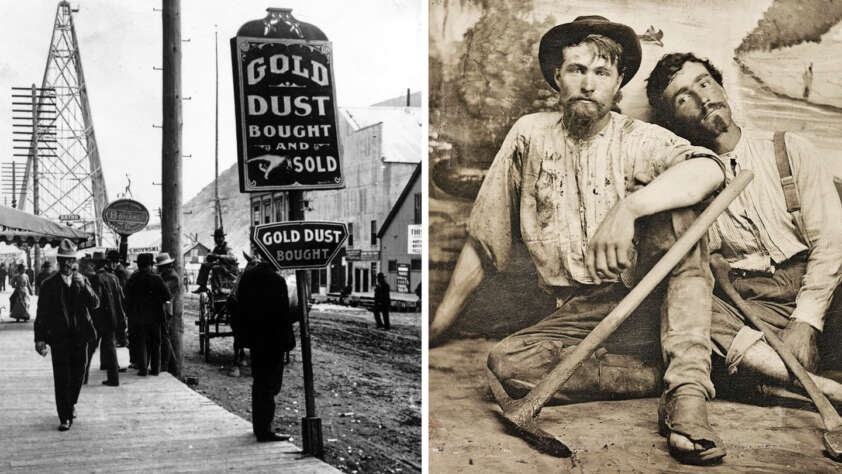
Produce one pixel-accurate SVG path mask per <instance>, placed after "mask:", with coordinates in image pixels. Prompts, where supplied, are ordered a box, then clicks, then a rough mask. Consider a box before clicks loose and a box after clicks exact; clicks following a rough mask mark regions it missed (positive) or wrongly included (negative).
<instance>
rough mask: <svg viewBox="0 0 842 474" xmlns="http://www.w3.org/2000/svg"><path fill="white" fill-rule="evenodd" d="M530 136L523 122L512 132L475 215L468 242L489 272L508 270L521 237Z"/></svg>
mask: <svg viewBox="0 0 842 474" xmlns="http://www.w3.org/2000/svg"><path fill="white" fill-rule="evenodd" d="M526 132H527V130H526V129H525V126H524V120H523V119H520V120H518V121H517V122H516V123H515V124H514V126H512V129H511V130H509V133H508V134H507V135H506V138H505V140H503V144H502V145H501V146H500V150H499V151H498V152H497V155H496V156H495V157H494V161H493V162H492V163H491V167H490V168H489V169H488V172H487V173H486V175H485V180H484V181H483V183H482V187H481V188H480V190H479V193H478V194H477V199H476V201H475V202H474V207H473V210H472V211H471V217H470V220H469V222H468V240H469V242H470V243H471V244H473V246H474V248H475V249H476V251H477V254H479V255H480V258H481V260H482V262H483V267H484V268H486V269H489V268H493V269H495V270H497V271H503V270H505V268H506V266H507V265H508V263H509V260H510V258H511V252H512V240H513V239H514V238H519V237H520V218H519V209H520V183H521V169H522V165H523V160H524V158H525V157H526V156H527V154H528V146H529V143H528V138H527V137H526Z"/></svg>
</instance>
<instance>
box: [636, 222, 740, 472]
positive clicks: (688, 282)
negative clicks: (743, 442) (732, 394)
mask: <svg viewBox="0 0 842 474" xmlns="http://www.w3.org/2000/svg"><path fill="white" fill-rule="evenodd" d="M695 219H696V212H694V211H693V210H692V209H679V210H675V211H671V212H665V213H660V214H655V215H653V216H650V217H648V218H646V219H644V220H643V221H642V222H640V226H639V228H638V235H639V236H640V243H639V245H638V251H639V256H638V265H637V275H638V277H642V276H643V275H644V274H645V273H646V272H647V271H648V270H649V269H650V268H651V267H652V266H653V265H654V264H655V263H656V262H657V261H658V260H659V259H660V258H661V257H662V256H663V255H664V254H665V253H666V252H667V250H669V249H670V248H671V247H672V246H673V245H674V244H675V242H676V240H677V239H678V236H680V235H682V234H683V233H684V232H685V231H686V230H687V228H689V227H690V225H691V224H692V223H693V222H694V221H695ZM659 291H664V301H663V305H662V308H661V348H662V352H663V359H664V365H665V367H666V370H665V372H664V392H663V395H662V397H661V404H660V407H659V410H658V411H659V413H658V415H659V417H658V418H659V420H658V421H659V425H660V430H661V433H662V434H663V435H665V436H668V444H669V449H670V453H671V454H672V455H673V456H674V457H676V458H677V459H678V460H679V461H682V462H687V463H692V464H708V463H712V462H717V461H718V460H720V459H721V458H722V457H723V456H725V449H724V447H723V443H722V441H721V440H720V439H719V437H718V436H717V435H716V433H714V432H713V430H712V429H711V427H710V423H709V422H708V418H707V405H706V403H707V400H710V399H712V398H713V397H714V396H715V392H714V388H713V384H712V383H711V380H710V370H711V359H710V351H711V342H710V326H711V299H712V293H713V276H712V275H711V273H710V267H709V254H708V247H707V239H706V238H702V240H700V241H699V243H697V244H696V245H695V246H693V248H692V249H691V250H690V252H688V253H687V255H685V256H684V258H683V259H682V260H681V261H680V262H679V263H678V265H676V266H675V268H673V270H672V272H671V273H670V274H669V275H668V276H667V279H666V281H665V282H664V283H662V285H661V287H659V288H658V289H656V293H657V292H659Z"/></svg>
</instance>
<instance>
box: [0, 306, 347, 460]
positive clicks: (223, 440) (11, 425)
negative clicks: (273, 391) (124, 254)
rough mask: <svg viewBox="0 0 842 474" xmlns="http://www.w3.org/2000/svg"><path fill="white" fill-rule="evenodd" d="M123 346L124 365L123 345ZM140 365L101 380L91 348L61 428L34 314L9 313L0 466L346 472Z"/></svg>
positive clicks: (3, 328) (2, 338) (0, 364)
mask: <svg viewBox="0 0 842 474" xmlns="http://www.w3.org/2000/svg"><path fill="white" fill-rule="evenodd" d="M3 296H7V295H3ZM33 300H34V298H33ZM34 307H35V303H34V301H33V309H34ZM33 312H34V311H33ZM4 313H5V311H4ZM118 353H119V357H120V362H121V365H123V366H126V365H127V364H128V360H127V359H128V353H127V351H126V350H125V349H118ZM134 372H135V371H133V370H129V371H128V372H126V373H122V374H120V386H119V387H107V386H104V385H102V383H101V381H102V380H104V377H105V375H104V374H105V372H102V371H100V370H99V355H98V354H94V359H93V363H92V370H91V373H90V381H89V384H88V385H85V386H83V387H82V393H81V395H80V396H79V403H78V404H77V405H76V416H77V418H76V420H75V421H74V423H73V427H72V428H71V429H70V431H67V432H59V431H58V430H57V429H56V428H57V427H58V422H59V420H58V415H57V414H56V408H55V398H54V393H53V379H52V366H51V363H50V356H49V355H47V357H46V358H42V357H41V356H39V355H38V354H37V353H36V352H35V350H34V345H33V338H32V321H29V322H27V323H15V322H13V321H10V320H9V319H8V313H6V314H4V315H3V319H0V472H3V473H18V472H20V473H22V472H27V473H29V472H39V473H46V472H73V473H78V472H109V473H110V472H138V471H143V472H223V471H233V472H248V471H262V472H295V473H322V472H326V473H338V472H340V471H338V470H337V469H335V468H333V467H332V466H330V465H328V464H326V463H324V462H322V461H320V460H318V459H316V458H313V457H310V456H303V455H301V449H300V448H299V447H297V446H295V445H293V444H291V443H288V442H278V443H257V442H255V440H254V436H253V435H252V433H251V423H250V422H249V421H246V420H243V419H242V418H240V417H238V416H236V415H234V414H232V413H229V412H228V411H226V410H225V409H223V408H222V407H220V406H218V405H216V404H214V403H213V402H212V401H210V400H209V399H207V398H205V397H204V396H202V395H200V394H198V393H196V392H194V391H193V390H191V389H190V388H189V387H187V386H186V385H184V384H182V383H181V382H180V381H178V380H177V379H175V378H174V377H172V376H171V375H169V374H164V373H162V374H161V375H159V376H157V377H152V376H149V377H138V376H137V375H135V374H134Z"/></svg>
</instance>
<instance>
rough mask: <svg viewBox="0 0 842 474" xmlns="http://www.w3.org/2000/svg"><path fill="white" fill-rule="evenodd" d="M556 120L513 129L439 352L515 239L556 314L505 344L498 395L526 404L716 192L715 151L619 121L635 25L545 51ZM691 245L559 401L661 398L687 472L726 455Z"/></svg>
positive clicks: (499, 357) (566, 31)
mask: <svg viewBox="0 0 842 474" xmlns="http://www.w3.org/2000/svg"><path fill="white" fill-rule="evenodd" d="M538 59H539V63H540V65H541V73H542V74H543V76H544V78H545V79H546V81H547V83H548V84H549V86H550V87H551V88H552V89H554V90H556V91H558V98H559V110H558V111H555V112H542V113H535V114H529V115H526V116H523V117H521V118H520V119H519V120H517V122H515V124H514V125H513V126H512V128H511V130H510V131H509V133H508V135H507V136H506V138H505V140H504V141H503V143H502V145H501V147H500V150H499V152H498V153H497V155H496V156H495V158H494V161H493V163H492V165H491V167H490V169H489V170H488V172H487V174H486V176H485V180H484V182H483V185H482V188H481V189H480V191H479V194H478V196H477V199H476V202H475V203H474V207H473V211H472V213H471V218H470V222H469V225H468V233H469V238H468V241H467V243H466V244H465V246H464V248H463V250H462V253H461V255H460V257H459V260H458V262H457V264H456V267H455V269H454V271H453V274H452V276H451V280H450V284H449V286H448V288H447V290H446V292H445V295H444V298H443V300H442V302H441V304H440V305H439V306H438V308H437V310H436V314H435V317H434V319H433V322H432V324H431V327H430V340H431V341H432V343H433V344H436V343H438V342H440V341H441V340H443V339H444V337H445V333H446V331H447V330H448V328H449V327H450V326H451V325H452V324H453V323H454V321H455V320H456V319H457V317H458V316H459V314H460V312H461V310H462V309H463V307H464V306H465V303H466V301H467V300H468V297H469V296H470V295H471V294H472V293H473V292H474V290H475V289H476V288H477V287H478V286H479V284H480V283H481V282H482V281H483V280H484V279H485V277H486V275H487V274H489V273H494V272H496V271H502V270H505V269H506V267H507V265H508V263H509V261H510V258H511V253H512V247H513V243H514V242H516V241H518V240H522V241H523V242H524V243H525V244H526V247H527V249H528V251H529V253H530V255H531V257H532V261H533V262H534V264H535V267H536V269H537V272H538V275H539V278H540V284H541V286H542V287H543V288H544V289H545V290H546V291H548V292H549V293H550V294H552V295H554V296H555V297H556V301H557V310H556V311H555V312H554V313H552V314H551V315H549V316H547V317H546V318H545V319H544V320H542V321H541V322H539V323H538V324H536V325H534V326H532V327H530V328H526V329H524V330H522V331H520V332H517V333H515V334H513V335H511V336H509V337H507V338H505V339H504V340H502V341H501V342H500V343H499V344H497V345H496V346H495V347H494V348H493V349H492V351H491V353H490V354H489V357H488V368H489V371H490V372H489V374H490V377H491V379H490V380H492V383H502V385H503V386H504V387H505V389H506V390H507V391H509V393H510V394H512V395H516V396H521V395H522V394H523V393H524V392H525V391H526V390H528V389H530V388H531V387H533V386H534V385H535V384H536V383H538V382H539V381H540V380H542V379H543V378H544V377H545V376H546V374H547V373H548V372H549V371H551V370H552V369H553V368H554V367H555V366H556V365H557V364H558V363H559V362H560V360H561V359H563V358H564V357H566V356H567V355H568V354H570V353H571V351H572V350H573V348H574V347H575V346H576V345H577V344H579V343H580V342H581V341H582V339H583V338H584V337H585V336H587V334H588V333H589V332H590V331H591V330H593V329H594V327H596V325H597V324H598V323H599V322H600V321H601V320H602V319H603V318H604V317H605V316H606V315H607V314H608V313H609V312H610V311H611V310H612V309H613V308H614V307H615V306H616V305H617V303H618V302H619V301H620V300H621V299H622V298H623V297H624V296H625V295H626V294H628V292H629V288H630V287H632V286H633V284H634V283H635V282H636V281H637V280H639V279H640V278H641V277H642V276H643V275H644V274H645V273H646V272H647V271H648V270H649V268H651V266H652V265H653V264H654V263H655V262H656V261H657V260H658V259H659V258H660V256H662V255H663V254H664V253H665V252H666V250H667V249H669V248H670V247H671V246H672V244H673V243H674V242H675V240H676V238H677V236H679V235H681V234H682V233H683V231H684V230H685V229H686V228H687V227H689V225H690V224H691V223H692V222H693V221H694V220H695V217H696V214H695V212H694V211H693V210H691V209H690V208H689V207H688V206H692V205H694V204H697V203H699V202H700V201H702V200H703V199H704V198H705V197H707V196H708V195H710V194H711V193H712V192H714V191H716V190H717V189H718V188H719V187H720V186H721V185H722V183H723V179H724V174H723V166H722V163H721V162H720V160H719V158H718V157H717V156H716V155H715V154H713V153H712V152H711V151H710V150H707V149H705V148H700V147H694V146H692V145H690V143H689V142H687V141H686V140H684V139H682V138H679V137H677V136H676V135H674V134H673V133H671V132H669V131H667V130H665V129H663V128H661V127H658V126H656V125H652V124H649V123H645V122H642V121H639V120H635V119H632V118H630V117H626V116H624V115H622V114H620V113H617V112H613V111H612V108H614V107H615V106H616V105H617V102H619V99H620V89H621V88H622V87H623V86H625V85H626V84H628V83H629V81H630V80H631V79H632V77H633V76H634V74H635V73H636V72H637V70H638V68H639V66H640V59H641V49H640V43H639V41H638V39H637V35H636V34H635V32H634V31H633V30H632V29H631V28H630V27H628V26H626V25H623V24H620V23H614V22H611V21H609V20H608V19H606V18H603V17H601V16H595V15H592V16H581V17H578V18H576V19H575V20H573V21H571V22H569V23H565V24H562V25H558V26H556V27H554V28H552V29H550V30H549V31H548V32H547V33H546V34H545V35H544V36H543V38H542V39H541V43H540V45H539V48H538ZM706 245H707V244H706V242H705V241H704V240H703V241H701V242H700V243H699V244H697V245H696V246H695V247H694V248H693V249H692V251H691V252H690V253H688V254H687V255H686V256H685V257H684V259H683V260H682V261H681V262H680V263H679V264H678V265H677V266H676V267H675V269H674V270H673V271H672V273H671V274H670V276H668V277H667V280H666V283H665V284H663V285H661V286H660V287H659V288H658V289H657V290H656V291H655V292H654V293H653V294H651V295H650V297H649V298H647V300H646V301H644V303H643V304H642V305H640V307H639V308H638V309H637V310H636V311H635V312H633V313H632V315H631V316H630V317H629V318H628V319H627V321H626V322H625V323H624V324H623V325H622V326H621V327H620V328H619V329H618V330H617V331H616V332H615V333H614V335H613V336H612V337H611V338H609V339H608V341H607V342H606V343H605V345H604V347H602V348H600V349H599V350H598V351H597V352H596V355H595V356H594V357H591V358H590V359H588V360H586V361H585V362H584V364H583V365H582V368H581V369H579V370H578V371H577V372H576V373H575V374H574V375H573V377H572V378H571V379H570V380H569V381H568V382H567V384H565V385H564V386H563V387H562V389H561V390H560V391H559V392H558V393H557V394H556V401H558V402H562V403H572V402H577V401H585V400H595V399H617V398H631V397H641V396H657V395H659V394H661V393H663V396H662V399H661V404H660V405H661V409H660V410H659V411H660V414H661V415H662V417H661V424H660V425H661V429H662V431H663V432H664V434H666V435H668V436H669V446H670V452H671V453H672V454H673V455H674V456H676V457H677V458H678V459H679V460H681V461H683V462H689V463H699V464H703V463H710V462H715V461H717V460H719V459H721V458H722V456H724V455H725V451H724V449H723V448H722V443H721V441H720V440H719V438H718V437H717V436H716V434H715V433H713V431H712V430H711V428H710V425H709V423H708V420H707V411H706V400H709V399H711V398H712V397H713V396H714V390H713V385H712V384H711V382H710V342H709V332H710V317H711V316H710V306H711V278H710V274H709V269H708V262H707V248H706Z"/></svg>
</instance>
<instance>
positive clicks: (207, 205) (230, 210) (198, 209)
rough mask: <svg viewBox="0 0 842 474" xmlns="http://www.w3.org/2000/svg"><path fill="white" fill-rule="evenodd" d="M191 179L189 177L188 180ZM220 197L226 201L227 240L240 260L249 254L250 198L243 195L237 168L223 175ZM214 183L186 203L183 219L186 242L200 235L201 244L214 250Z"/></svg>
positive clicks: (222, 173) (223, 205)
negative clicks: (244, 253) (245, 253)
mask: <svg viewBox="0 0 842 474" xmlns="http://www.w3.org/2000/svg"><path fill="white" fill-rule="evenodd" d="M188 179H189V178H188ZM219 198H220V200H221V201H222V224H223V227H224V229H225V232H226V233H227V234H228V237H227V240H228V244H229V245H230V246H231V248H233V249H234V252H235V253H236V255H237V258H239V259H240V264H241V265H242V264H244V263H245V262H244V261H243V259H242V252H243V251H246V252H248V251H249V235H248V233H249V225H250V224H251V222H250V212H249V195H248V194H241V193H240V182H239V176H238V174H237V165H236V164H234V165H231V167H230V168H228V169H226V170H225V171H222V172H221V173H220V174H219ZM213 220H214V214H213V181H211V182H210V183H208V185H207V186H205V187H204V188H202V190H201V191H199V193H198V194H196V195H195V196H194V197H193V198H192V199H190V200H189V201H187V202H185V203H184V215H183V218H182V232H183V234H182V243H183V244H188V243H190V242H191V241H190V240H189V239H188V238H187V237H186V236H188V235H196V236H197V237H198V240H199V242H201V243H203V244H204V245H207V246H208V248H213V229H214V222H213Z"/></svg>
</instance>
